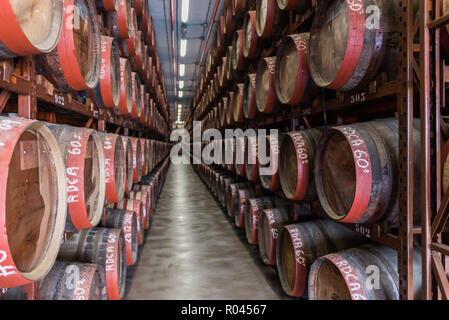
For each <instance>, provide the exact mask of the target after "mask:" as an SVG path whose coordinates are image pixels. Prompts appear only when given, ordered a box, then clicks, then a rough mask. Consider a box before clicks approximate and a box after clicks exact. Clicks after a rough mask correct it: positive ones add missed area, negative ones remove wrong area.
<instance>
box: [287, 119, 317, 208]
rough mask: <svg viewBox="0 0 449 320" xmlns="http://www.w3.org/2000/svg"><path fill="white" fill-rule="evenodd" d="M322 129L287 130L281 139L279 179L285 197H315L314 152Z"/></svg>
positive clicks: (307, 198)
mask: <svg viewBox="0 0 449 320" xmlns="http://www.w3.org/2000/svg"><path fill="white" fill-rule="evenodd" d="M322 135H323V130H322V129H315V128H314V129H308V130H304V131H297V132H289V133H287V134H286V135H285V136H284V138H283V139H282V143H281V149H280V152H279V179H280V182H281V187H282V191H283V192H284V195H285V196H286V197H287V199H290V200H297V201H303V200H305V201H309V200H313V199H315V198H316V196H317V194H316V188H315V175H314V162H315V152H316V148H317V147H318V144H319V142H320V139H321V137H322Z"/></svg>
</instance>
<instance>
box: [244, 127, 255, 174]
mask: <svg viewBox="0 0 449 320" xmlns="http://www.w3.org/2000/svg"><path fill="white" fill-rule="evenodd" d="M244 152H245V156H244V157H245V158H244V160H245V164H244V165H245V173H246V178H247V179H248V180H249V181H252V182H258V181H259V162H258V153H257V137H256V136H249V137H248V138H247V139H246V147H245V150H244Z"/></svg>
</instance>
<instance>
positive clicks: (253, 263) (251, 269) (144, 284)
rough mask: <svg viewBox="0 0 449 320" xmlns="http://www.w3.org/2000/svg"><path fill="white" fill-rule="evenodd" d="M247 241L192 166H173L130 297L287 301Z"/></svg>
mask: <svg viewBox="0 0 449 320" xmlns="http://www.w3.org/2000/svg"><path fill="white" fill-rule="evenodd" d="M245 241H246V239H245V238H244V234H243V232H240V230H235V228H234V227H233V226H232V225H231V223H230V222H229V221H228V220H227V219H226V217H225V215H224V213H223V212H222V211H221V210H220V208H219V207H218V204H217V202H216V201H215V199H214V198H213V197H212V195H211V193H210V192H209V191H208V190H207V189H206V187H205V186H204V185H203V183H202V182H201V180H200V179H199V178H198V176H197V175H196V174H195V172H194V170H193V169H192V167H191V166H190V165H173V164H172V165H171V167H170V171H169V173H168V176H167V181H166V184H165V186H164V189H163V191H162V196H161V198H160V200H159V204H158V208H157V212H156V216H155V218H154V220H153V224H152V227H151V231H150V233H149V235H148V236H147V238H146V244H145V246H144V247H141V248H142V249H141V252H140V255H139V256H140V257H139V261H138V263H137V265H136V266H134V267H132V268H128V281H127V295H126V298H127V299H279V298H282V294H281V288H280V287H279V281H278V279H277V275H276V272H275V270H274V269H272V268H270V267H266V266H264V265H262V264H261V262H260V259H259V257H258V251H257V249H256V248H251V247H249V246H248V245H246V243H245Z"/></svg>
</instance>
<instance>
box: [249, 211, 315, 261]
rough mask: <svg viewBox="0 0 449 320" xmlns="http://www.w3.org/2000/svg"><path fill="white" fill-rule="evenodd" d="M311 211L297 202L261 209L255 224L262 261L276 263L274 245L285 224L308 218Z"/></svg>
mask: <svg viewBox="0 0 449 320" xmlns="http://www.w3.org/2000/svg"><path fill="white" fill-rule="evenodd" d="M310 216H311V212H310V211H309V210H307V209H305V208H304V207H300V206H299V205H298V204H294V205H291V206H285V207H277V208H269V209H265V210H263V212H262V214H261V215H260V216H259V222H258V224H257V237H258V239H257V242H258V244H259V253H260V257H261V258H262V261H263V262H264V263H265V264H267V265H270V266H275V265H276V245H277V241H278V239H279V234H280V233H281V230H282V229H283V227H284V226H285V225H288V224H291V223H295V222H298V221H300V220H301V221H304V220H307V219H310Z"/></svg>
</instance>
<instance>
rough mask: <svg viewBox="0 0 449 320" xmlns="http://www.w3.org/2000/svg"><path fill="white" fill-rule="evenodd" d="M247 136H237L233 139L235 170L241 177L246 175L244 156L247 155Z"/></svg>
mask: <svg viewBox="0 0 449 320" xmlns="http://www.w3.org/2000/svg"><path fill="white" fill-rule="evenodd" d="M247 140H248V139H247V137H238V138H236V140H235V143H236V144H235V172H236V173H237V174H238V175H239V176H242V177H246V170H245V169H246V167H245V156H246V155H247V153H246V152H247V150H248V147H247V145H248V142H247Z"/></svg>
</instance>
